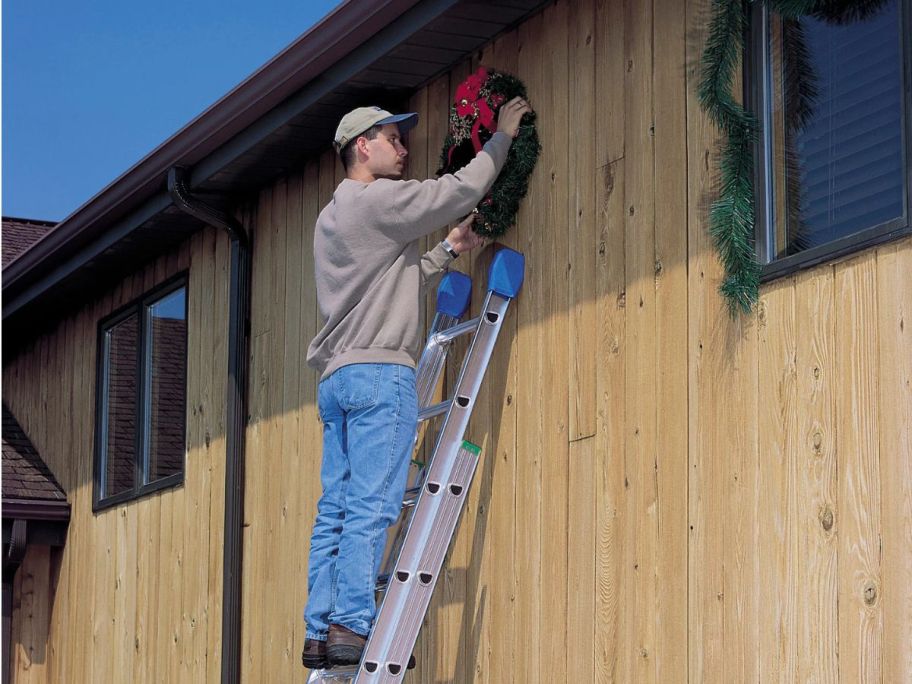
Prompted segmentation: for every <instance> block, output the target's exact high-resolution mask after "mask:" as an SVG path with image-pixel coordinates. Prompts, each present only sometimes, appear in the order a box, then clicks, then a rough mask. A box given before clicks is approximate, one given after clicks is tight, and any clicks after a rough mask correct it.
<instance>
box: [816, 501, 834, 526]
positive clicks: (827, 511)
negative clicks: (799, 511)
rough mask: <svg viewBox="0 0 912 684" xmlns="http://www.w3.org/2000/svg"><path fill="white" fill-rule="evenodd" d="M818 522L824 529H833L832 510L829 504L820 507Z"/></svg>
mask: <svg viewBox="0 0 912 684" xmlns="http://www.w3.org/2000/svg"><path fill="white" fill-rule="evenodd" d="M818 517H819V518H820V524H821V525H822V526H823V529H824V531H826V532H829V531H830V530H832V529H833V511H832V509H831V508H830V507H829V506H824V507H823V508H822V509H820V515H819V516H818Z"/></svg>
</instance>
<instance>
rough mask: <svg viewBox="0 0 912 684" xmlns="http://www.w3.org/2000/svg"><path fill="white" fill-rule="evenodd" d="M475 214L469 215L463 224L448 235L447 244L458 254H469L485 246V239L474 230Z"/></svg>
mask: <svg viewBox="0 0 912 684" xmlns="http://www.w3.org/2000/svg"><path fill="white" fill-rule="evenodd" d="M474 218H475V214H469V215H468V216H467V217H465V218H464V219H463V220H462V222H461V223H460V224H459V225H458V226H456V227H455V228H453V230H451V231H450V234H449V235H447V238H446V239H447V242H449V243H450V246H451V247H452V248H453V251H454V252H456V253H457V254H462V253H463V252H468V251H469V250H472V249H475V248H476V247H480V246H481V245H483V244H484V238H483V237H482V236H481V235H479V234H478V233H476V232H475V231H473V230H472V221H473V219H474Z"/></svg>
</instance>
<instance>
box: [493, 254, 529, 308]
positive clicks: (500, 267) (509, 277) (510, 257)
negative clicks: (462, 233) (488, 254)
mask: <svg viewBox="0 0 912 684" xmlns="http://www.w3.org/2000/svg"><path fill="white" fill-rule="evenodd" d="M525 270H526V258H525V257H524V256H523V255H522V254H520V253H519V252H515V251H513V250H512V249H510V248H508V247H502V248H501V249H500V250H499V251H498V252H497V254H495V255H494V260H493V261H491V268H490V269H489V270H488V289H489V290H493V291H494V292H496V293H497V294H499V295H500V296H501V297H509V298H510V299H513V298H514V297H515V296H516V295H518V294H519V291H520V289H522V284H523V276H524V275H525Z"/></svg>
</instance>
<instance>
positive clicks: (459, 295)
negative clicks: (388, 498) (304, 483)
mask: <svg viewBox="0 0 912 684" xmlns="http://www.w3.org/2000/svg"><path fill="white" fill-rule="evenodd" d="M524 268H525V260H524V258H523V255H522V254H520V253H519V252H515V251H513V250H511V249H507V248H501V249H500V250H499V251H498V252H497V253H496V254H495V255H494V258H493V260H492V262H491V267H490V269H489V271H488V294H487V297H486V298H485V302H484V305H483V307H482V310H481V313H480V315H479V316H478V317H476V318H473V319H471V320H468V321H465V322H464V323H459V319H460V318H461V317H462V315H463V314H464V313H465V311H466V309H467V308H468V303H469V299H470V297H471V287H472V283H471V280H470V279H469V277H468V276H466V275H465V274H462V273H458V272H455V271H453V272H450V273H447V274H446V275H445V276H444V278H443V280H442V281H441V283H440V286H439V288H438V291H437V313H436V315H435V317H434V321H433V323H432V325H431V330H430V334H429V335H428V340H427V344H426V345H425V348H424V352H423V353H422V355H421V359H420V361H419V363H418V369H417V378H416V383H417V390H418V402H419V404H418V406H419V412H418V421H419V431H418V435H416V438H415V440H416V442H417V441H418V439H419V436H420V435H421V426H423V425H426V424H427V421H428V420H429V419H431V418H433V417H435V416H440V415H443V416H444V419H443V423H442V425H441V426H440V430H439V432H438V434H437V440H436V444H435V446H434V450H433V452H432V454H431V457H430V458H429V459H428V463H427V464H424V463H419V462H416V461H413V463H414V464H415V465H416V466H417V469H415V470H413V472H412V473H411V476H410V486H409V488H408V489H407V490H406V494H405V498H404V501H403V513H402V515H401V516H400V518H399V522H398V523H397V530H396V532H395V534H394V535H393V537H392V543H391V544H389V545H388V548H387V552H386V558H385V560H384V563H383V565H382V567H381V573H380V577H379V579H378V582H377V591H378V592H382V594H383V600H382V602H381V604H380V609H379V611H378V612H377V617H376V619H375V620H374V625H373V629H372V630H371V633H370V635H369V636H368V640H367V644H366V645H365V648H364V654H363V656H362V658H361V662H360V663H359V664H358V665H352V666H347V667H337V668H332V669H326V670H313V671H311V673H310V676H309V678H308V680H307V682H308V684H341V683H343V682H344V683H346V684H351V683H354V684H368V683H370V684H374V683H378V684H379V683H381V682H382V683H391V682H401V681H402V679H403V677H404V676H405V672H406V670H407V665H408V662H409V659H410V657H411V654H412V651H413V649H414V648H415V642H416V641H417V639H418V631H419V630H420V628H421V623H422V621H423V620H424V616H425V613H426V612H427V609H428V605H429V604H430V601H431V595H432V594H433V591H434V586H435V585H436V583H437V578H438V576H439V574H440V569H441V566H442V565H443V560H444V557H445V556H446V553H447V550H448V549H449V547H450V542H451V541H452V539H453V536H454V535H455V532H456V526H457V523H458V521H459V516H460V514H461V512H462V509H463V508H464V506H465V501H466V496H467V492H468V488H469V486H470V485H471V483H472V478H473V476H474V475H475V470H476V468H477V465H478V459H479V457H480V454H481V450H480V449H479V448H478V447H477V446H475V445H474V444H471V443H470V442H467V441H464V439H463V437H464V435H465V430H466V427H467V426H468V423H469V418H470V417H471V415H472V409H473V408H474V405H475V399H476V397H477V396H478V390H479V388H480V387H481V381H482V379H483V378H484V374H485V370H486V369H487V367H488V362H489V361H490V358H491V353H492V352H493V350H494V343H495V342H496V341H497V336H498V334H499V333H500V328H501V325H502V323H503V319H504V316H505V315H506V312H507V307H508V306H509V304H510V301H511V300H512V299H514V298H515V297H516V295H517V294H519V290H520V289H521V288H522V282H523V275H524ZM469 334H471V336H472V337H471V342H470V344H469V348H468V350H467V351H466V354H465V358H464V359H463V364H462V368H461V370H460V372H459V376H458V379H457V381H456V386H455V387H454V390H453V397H452V398H451V399H447V400H445V401H442V402H440V403H437V404H433V405H432V404H431V401H432V399H433V393H434V390H435V388H436V387H437V383H438V381H439V379H440V374H441V373H442V371H443V367H444V362H445V360H446V355H447V351H448V350H449V347H450V345H451V343H452V341H453V340H455V339H456V338H458V337H459V336H461V335H469Z"/></svg>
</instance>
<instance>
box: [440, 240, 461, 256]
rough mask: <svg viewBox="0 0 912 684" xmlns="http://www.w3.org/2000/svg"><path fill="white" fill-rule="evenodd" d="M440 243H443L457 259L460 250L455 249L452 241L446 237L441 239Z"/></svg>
mask: <svg viewBox="0 0 912 684" xmlns="http://www.w3.org/2000/svg"><path fill="white" fill-rule="evenodd" d="M440 244H441V245H443V248H444V249H445V250H446V251H447V252H449V253H450V256H451V257H453V258H454V259H456V258H457V257H458V256H459V252H457V251H456V250H455V249H453V245H451V244H450V241H449V240H447V239H446V238H443V240H441V241H440Z"/></svg>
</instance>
